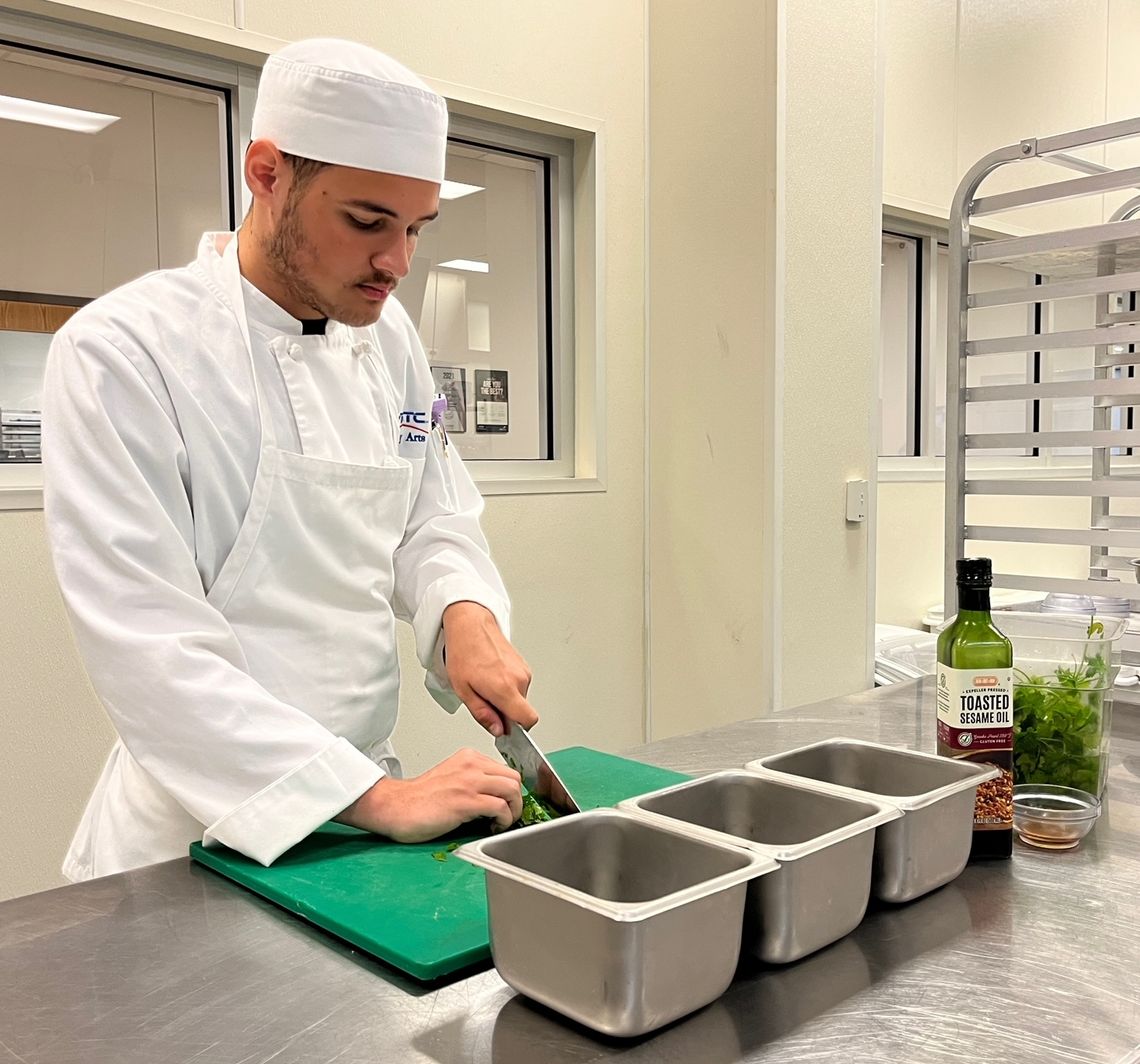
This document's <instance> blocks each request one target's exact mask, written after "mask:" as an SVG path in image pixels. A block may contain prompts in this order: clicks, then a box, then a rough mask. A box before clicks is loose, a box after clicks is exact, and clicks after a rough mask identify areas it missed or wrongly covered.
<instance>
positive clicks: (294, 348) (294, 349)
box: [289, 344, 301, 362]
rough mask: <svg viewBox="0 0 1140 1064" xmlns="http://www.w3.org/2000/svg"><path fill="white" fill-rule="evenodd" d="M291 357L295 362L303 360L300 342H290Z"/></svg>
mask: <svg viewBox="0 0 1140 1064" xmlns="http://www.w3.org/2000/svg"><path fill="white" fill-rule="evenodd" d="M289 357H290V358H291V359H292V360H293V361H294V362H300V361H301V345H300V344H290V345H289Z"/></svg>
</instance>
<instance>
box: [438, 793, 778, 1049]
mask: <svg viewBox="0 0 1140 1064" xmlns="http://www.w3.org/2000/svg"><path fill="white" fill-rule="evenodd" d="M456 856H458V857H461V858H463V859H464V860H465V861H470V862H471V863H472V864H475V865H478V866H479V867H481V868H483V869H485V870H486V872H487V911H488V919H489V923H490V931H491V953H492V956H493V958H494V962H495V967H496V968H497V969H498V971H499V974H500V975H501V976H502V977H503V979H504V980H505V981H506V982H507V983H509V984H510V985H511V986H512V987H514V989H515V990H517V991H519V993H522V994H526V995H527V996H528V997H531V998H534V999H535V1000H536V1001H540V1002H542V1003H543V1004H545V1005H548V1006H550V1008H552V1009H555V1010H557V1011H558V1012H561V1013H562V1014H563V1015H566V1016H569V1017H570V1018H571V1019H573V1020H577V1021H578V1022H579V1023H581V1024H584V1025H586V1026H587V1027H591V1028H593V1029H594V1030H596V1031H600V1032H602V1033H603V1034H608V1035H617V1036H622V1037H628V1036H633V1035H640V1034H645V1033H646V1032H648V1031H652V1030H655V1029H656V1028H658V1027H661V1026H663V1025H664V1024H667V1023H669V1022H671V1021H672V1020H675V1019H677V1018H679V1017H681V1016H684V1015H686V1014H687V1013H689V1012H692V1011H694V1010H695V1009H699V1008H701V1006H703V1005H707V1004H708V1003H709V1002H710V1001H712V1000H714V999H715V998H717V997H719V996H720V995H721V994H722V993H723V992H724V991H725V990H726V989H727V988H728V985H729V983H731V981H732V977H733V974H734V972H735V970H736V966H737V963H738V961H739V958H740V941H741V934H742V928H743V918H744V902H745V895H746V892H747V882H748V881H749V880H750V879H753V878H755V877H756V876H762V875H765V874H766V873H769V872H772V871H774V870H775V869H776V867H777V865H776V862H775V861H773V860H771V859H770V858H768V857H764V856H762V855H761V854H758V853H749V852H748V851H746V850H743V849H741V848H739V847H733V846H725V845H720V844H716V843H712V842H708V841H705V840H703V839H697V838H693V837H692V836H691V835H687V834H685V833H683V832H680V831H675V830H672V829H667V828H663V827H660V826H658V825H656V824H651V823H649V822H648V821H647V820H645V819H643V818H641V817H637V816H634V815H632V814H630V813H626V812H621V811H618V810H613V809H599V810H593V811H590V812H585V813H578V814H576V815H574V816H569V817H564V818H562V819H559V820H554V821H551V822H550V823H547V824H539V825H535V826H534V827H530V828H525V829H522V830H519V831H514V832H510V833H508V834H505V835H499V836H495V837H493V838H489V839H482V840H480V841H478V842H473V843H468V844H467V845H465V846H462V847H460V848H459V849H458V850H456Z"/></svg>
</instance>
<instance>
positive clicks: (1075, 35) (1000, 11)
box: [883, 0, 1140, 229]
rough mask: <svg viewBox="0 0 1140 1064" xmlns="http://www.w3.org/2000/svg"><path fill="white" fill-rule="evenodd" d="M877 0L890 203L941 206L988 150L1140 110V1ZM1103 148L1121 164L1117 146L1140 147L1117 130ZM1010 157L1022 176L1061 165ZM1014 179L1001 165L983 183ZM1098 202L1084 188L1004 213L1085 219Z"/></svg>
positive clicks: (1021, 218)
mask: <svg viewBox="0 0 1140 1064" xmlns="http://www.w3.org/2000/svg"><path fill="white" fill-rule="evenodd" d="M884 3H885V8H886V26H885V30H886V38H885V39H886V84H885V93H884V134H885V137H884V170H883V198H884V201H885V202H886V203H887V204H888V205H897V206H901V207H905V208H909V209H913V210H915V211H917V212H919V213H921V214H925V215H928V216H930V217H932V218H943V219H945V218H948V217H949V208H950V201H951V198H952V196H953V193H954V189H955V188H956V187H957V184H958V181H959V180H960V178H961V176H962V174H964V173H965V172H966V170H967V169H969V167H970V166H971V165H973V163H974V162H976V161H977V160H978V159H980V158H981V157H982V156H983V155H984V154H986V153H987V152H989V151H992V150H993V149H995V148H999V147H1002V146H1003V145H1006V144H1013V143H1016V142H1018V141H1020V140H1022V139H1023V138H1025V137H1043V136H1048V135H1050V134H1053V133H1063V132H1066V131H1068V130H1073V129H1081V128H1083V127H1085V126H1093V125H1097V124H1099V123H1102V122H1109V121H1114V120H1116V119H1120V118H1128V117H1133V116H1135V115H1136V114H1138V113H1140V86H1138V85H1137V81H1136V78H1135V74H1134V70H1135V56H1136V49H1137V46H1138V45H1140V8H1137V5H1136V4H1135V3H1134V2H1133V0H1034V3H1032V4H1024V3H994V2H993V0H884ZM1098 151H1099V149H1098ZM1109 153H1110V155H1109V161H1110V162H1112V164H1113V165H1121V163H1120V161H1119V160H1120V159H1122V158H1125V159H1129V160H1135V159H1136V158H1137V157H1138V156H1140V146H1138V145H1137V144H1136V142H1135V141H1133V142H1122V143H1121V144H1119V145H1114V146H1112V147H1111V148H1110V149H1109ZM1086 157H1088V158H1093V159H1097V160H1098V161H1103V158H1104V156H1103V155H1098V154H1088V155H1087V156H1086ZM1009 169H1011V170H1012V171H1016V172H1017V173H1019V174H1021V175H1023V176H1022V178H1021V182H1022V183H1025V175H1032V178H1033V179H1034V180H1040V179H1041V178H1042V177H1045V178H1048V177H1050V176H1051V177H1053V178H1054V179H1057V178H1060V177H1064V176H1066V171H1064V170H1061V169H1059V168H1057V167H1055V166H1053V165H1048V164H1045V163H1041V162H1030V163H1025V164H1019V166H1018V167H1014V168H1009ZM1013 181H1014V178H1012V177H1010V176H1008V175H1000V174H999V175H995V177H994V178H993V179H992V180H991V182H990V183H987V184H986V185H985V186H984V188H985V190H986V191H999V190H1001V189H1002V188H1003V187H1006V186H1007V183H1010V182H1013ZM1119 198H1120V197H1119V196H1118V197H1116V200H1115V201H1119ZM1106 200H1109V198H1108V197H1106ZM1115 201H1109V202H1108V203H1107V205H1106V207H1105V208H1104V210H1107V211H1111V209H1112V202H1115ZM1090 204H1091V205H1090ZM1102 214H1103V211H1102V209H1100V203H1099V200H1090V201H1088V202H1085V203H1073V202H1067V203H1065V204H1057V205H1053V206H1052V207H1049V208H1039V209H1035V208H1031V209H1027V210H1024V211H1017V212H1010V213H1009V214H1008V215H1007V216H1006V220H1007V221H1008V222H1009V223H1010V224H1012V225H1015V226H1019V227H1022V228H1026V229H1032V228H1034V227H1035V226H1041V225H1047V226H1053V225H1055V224H1056V223H1058V222H1065V221H1068V222H1071V223H1072V224H1082V223H1091V222H1095V221H1100V220H1101V216H1102ZM997 217H998V216H995V218H997ZM999 220H1000V219H999ZM994 224H995V225H996V224H998V221H995V222H994Z"/></svg>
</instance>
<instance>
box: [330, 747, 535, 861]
mask: <svg viewBox="0 0 1140 1064" xmlns="http://www.w3.org/2000/svg"><path fill="white" fill-rule="evenodd" d="M521 815H522V781H521V779H520V777H519V774H518V773H517V772H515V770H514V769H512V768H508V767H507V766H506V765H504V764H503V763H502V762H500V761H495V760H494V759H492V758H490V757H487V756H486V755H485V754H480V753H478V752H476V751H475V750H460V751H459V752H458V753H456V754H452V755H451V757H449V758H448V759H447V760H446V761H441V762H440V763H439V764H438V765H436V766H435V768H431V769H428V771H427V772H424V773H423V774H422V775H419V776H416V777H414V778H413V779H410V780H401V779H395V778H394V777H392V776H385V777H384V778H383V779H381V780H378V781H377V782H376V783H374V784H373V785H372V786H371V787H370V788H369V789H368V790H366V791H365V792H364V793H363V794H362V795H361V796H360V797H359V798H357V799H356V801H355V802H353V803H352V805H350V806H349V807H348V808H347V809H345V810H344V811H343V812H342V813H341V814H340V815H339V816H337V817H335V819H336V820H337V821H338V822H339V823H341V824H348V825H350V826H352V827H354V828H362V829H363V830H365V831H373V832H375V833H376V834H377V835H385V836H387V837H388V838H390V839H392V840H393V841H395V842H426V841H427V840H429V839H434V838H438V837H439V836H440V835H446V834H447V833H448V832H449V831H453V830H454V829H455V828H457V827H459V826H460V825H461V824H466V823H467V822H468V821H469V820H476V819H478V818H479V817H489V818H491V819H493V820H494V821H495V823H496V825H497V826H499V827H500V828H509V827H510V826H511V825H512V824H513V823H514V822H515V821H516V820H518V818H519V817H520V816H521Z"/></svg>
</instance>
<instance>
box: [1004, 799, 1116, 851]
mask: <svg viewBox="0 0 1140 1064" xmlns="http://www.w3.org/2000/svg"><path fill="white" fill-rule="evenodd" d="M1098 816H1100V799H1099V798H1096V797H1095V796H1093V795H1091V794H1089V793H1088V792H1087V791H1079V790H1077V789H1076V788H1075V787H1055V786H1053V785H1051V784H1048V783H1019V784H1018V785H1017V786H1016V787H1014V788H1013V826H1014V828H1016V829H1017V834H1018V835H1019V836H1020V838H1021V841H1022V842H1024V843H1027V844H1028V845H1030V846H1037V847H1039V848H1040V849H1043V850H1071V849H1072V848H1073V847H1074V846H1076V845H1077V844H1078V843H1079V842H1080V841H1081V839H1083V838H1084V837H1085V836H1086V835H1087V834H1088V833H1089V832H1090V831H1091V830H1092V827H1093V825H1094V824H1095V823H1096V818H1097V817H1098Z"/></svg>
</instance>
